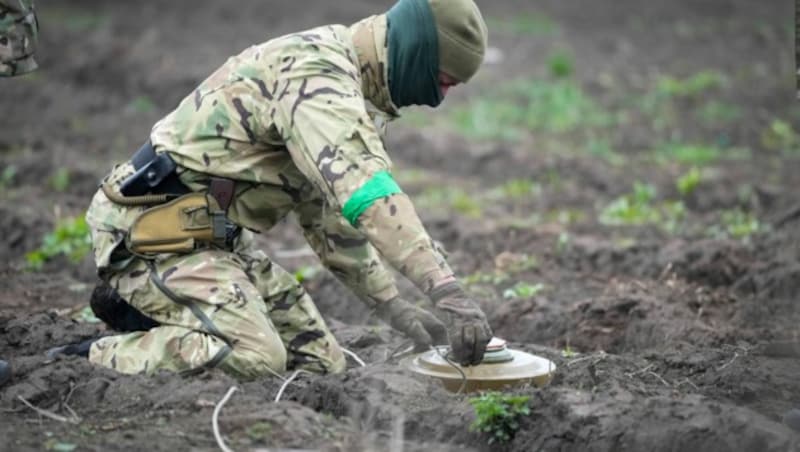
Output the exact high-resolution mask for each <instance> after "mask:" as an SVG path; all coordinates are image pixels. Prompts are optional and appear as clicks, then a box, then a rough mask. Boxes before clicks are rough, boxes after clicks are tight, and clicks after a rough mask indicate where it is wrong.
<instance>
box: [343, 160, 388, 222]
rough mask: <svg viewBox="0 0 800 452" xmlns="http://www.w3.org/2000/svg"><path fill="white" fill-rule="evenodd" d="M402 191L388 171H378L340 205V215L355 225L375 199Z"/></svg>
mask: <svg viewBox="0 0 800 452" xmlns="http://www.w3.org/2000/svg"><path fill="white" fill-rule="evenodd" d="M402 192H403V191H402V190H400V186H398V185H397V182H395V181H394V179H393V178H392V175H391V174H390V173H389V172H388V171H378V172H377V173H375V174H373V175H372V177H371V178H370V179H369V180H368V181H367V182H366V183H365V184H364V185H362V186H361V188H359V189H358V190H356V191H355V193H353V195H352V196H350V199H348V200H347V202H346V203H345V204H344V207H342V215H343V216H344V217H345V218H346V219H347V221H348V222H349V223H350V224H351V225H353V226H354V227H355V226H356V225H357V224H358V217H360V216H361V214H362V213H364V211H365V210H367V209H369V207H370V206H371V205H372V204H374V203H375V201H377V200H378V199H380V198H383V197H384V196H389V195H394V194H396V193H402Z"/></svg>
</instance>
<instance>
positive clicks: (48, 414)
mask: <svg viewBox="0 0 800 452" xmlns="http://www.w3.org/2000/svg"><path fill="white" fill-rule="evenodd" d="M17 398H18V399H19V400H21V401H22V403H24V404H25V405H27V406H28V408H30V409H32V410H33V411H36V412H37V413H39V414H40V415H42V416H44V417H48V418H50V419H53V420H55V421H58V422H66V423H68V424H78V423H80V421H81V420H80V418H78V417H77V416H76V417H73V418H71V419H70V418H67V417H64V416H61V415H59V414H56V413H53V412H52V411H47V410H45V409H42V408H39V407H37V406H36V405H34V404H32V403H30V402H28V401H27V400H25V398H24V397H22V396H17Z"/></svg>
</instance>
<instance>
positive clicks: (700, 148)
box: [655, 142, 750, 166]
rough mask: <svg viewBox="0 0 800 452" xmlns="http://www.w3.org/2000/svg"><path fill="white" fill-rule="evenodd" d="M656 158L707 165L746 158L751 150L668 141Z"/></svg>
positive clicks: (656, 152) (659, 149) (657, 151)
mask: <svg viewBox="0 0 800 452" xmlns="http://www.w3.org/2000/svg"><path fill="white" fill-rule="evenodd" d="M655 154H656V158H658V159H659V160H661V161H663V162H669V163H672V162H678V163H685V164H688V165H696V166H705V165H709V164H711V163H714V162H716V161H718V160H721V159H728V160H731V159H746V158H749V157H750V150H748V149H745V148H725V149H723V148H721V147H719V146H709V145H704V144H685V143H677V142H672V143H666V144H663V145H661V146H660V147H658V148H657V149H656V151H655Z"/></svg>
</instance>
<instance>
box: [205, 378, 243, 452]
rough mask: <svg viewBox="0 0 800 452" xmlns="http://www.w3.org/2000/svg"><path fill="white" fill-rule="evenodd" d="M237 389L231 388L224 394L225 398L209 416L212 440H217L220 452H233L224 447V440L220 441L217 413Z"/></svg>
mask: <svg viewBox="0 0 800 452" xmlns="http://www.w3.org/2000/svg"><path fill="white" fill-rule="evenodd" d="M237 389H239V388H237V387H236V386H231V387H230V389H228V392H226V393H225V396H223V397H222V400H220V401H219V403H218V404H217V406H215V407H214V414H213V415H211V428H212V429H213V430H214V439H216V440H217V445H218V446H219V448H220V449H222V452H233V450H231V449H230V448H229V447H228V446H226V445H225V440H224V439H222V435H221V434H220V433H219V412H220V411H222V407H223V406H224V405H225V404H226V403H228V399H230V398H231V396H232V395H233V393H234V392H236V390H237Z"/></svg>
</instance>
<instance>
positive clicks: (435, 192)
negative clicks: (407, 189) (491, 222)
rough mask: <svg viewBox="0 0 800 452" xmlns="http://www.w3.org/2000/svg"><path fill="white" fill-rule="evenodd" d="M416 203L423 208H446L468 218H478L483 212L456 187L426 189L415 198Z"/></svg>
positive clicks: (471, 198)
mask: <svg viewBox="0 0 800 452" xmlns="http://www.w3.org/2000/svg"><path fill="white" fill-rule="evenodd" d="M417 201H418V204H419V205H420V206H425V207H442V206H447V207H450V208H452V209H453V210H455V211H456V212H459V213H461V214H463V215H466V216H469V217H475V218H477V217H480V216H481V214H482V212H483V211H482V209H481V205H480V203H479V202H478V201H477V200H476V199H475V198H474V197H473V196H471V195H470V194H469V193H467V192H465V191H463V190H461V189H460V188H457V187H432V188H428V189H426V190H425V191H423V192H422V193H420V194H419V196H417Z"/></svg>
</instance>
